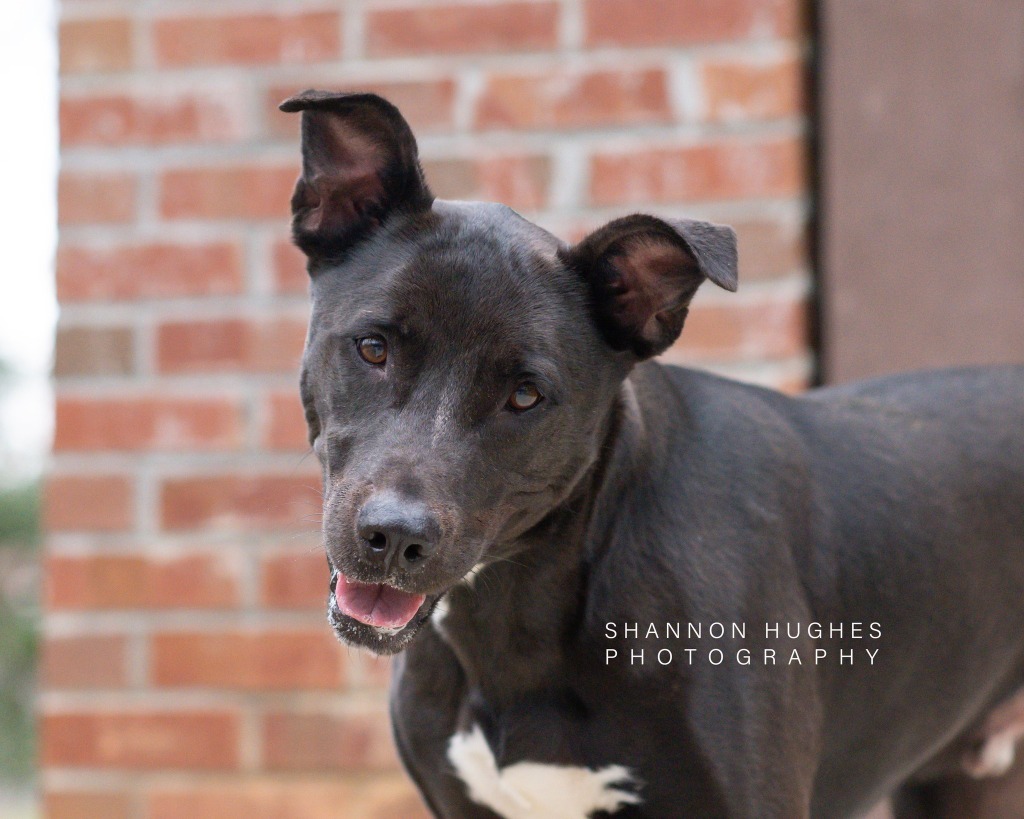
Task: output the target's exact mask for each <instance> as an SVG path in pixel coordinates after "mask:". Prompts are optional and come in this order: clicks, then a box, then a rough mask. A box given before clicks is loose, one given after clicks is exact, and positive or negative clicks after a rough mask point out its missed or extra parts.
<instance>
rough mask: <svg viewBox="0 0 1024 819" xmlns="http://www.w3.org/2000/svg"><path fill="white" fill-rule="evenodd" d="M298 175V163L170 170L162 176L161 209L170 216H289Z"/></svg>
mask: <svg viewBox="0 0 1024 819" xmlns="http://www.w3.org/2000/svg"><path fill="white" fill-rule="evenodd" d="M298 176H299V169H298V164H297V163H296V164H295V165H287V166H284V167H275V166H273V165H267V164H261V165H236V166H232V167H226V168H225V167H211V168H186V169H179V170H171V171H167V172H166V173H164V174H163V176H162V177H161V179H160V212H161V214H162V215H163V216H164V217H165V218H167V219H276V220H285V219H287V218H288V215H289V213H290V211H289V204H288V203H289V202H290V201H291V197H292V190H293V188H294V187H295V180H296V179H298ZM282 224H283V221H282Z"/></svg>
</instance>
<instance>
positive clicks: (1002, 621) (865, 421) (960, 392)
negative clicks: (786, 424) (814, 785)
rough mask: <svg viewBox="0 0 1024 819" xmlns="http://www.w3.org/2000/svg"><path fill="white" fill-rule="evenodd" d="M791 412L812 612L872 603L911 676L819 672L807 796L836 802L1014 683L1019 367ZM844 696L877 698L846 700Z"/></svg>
mask: <svg viewBox="0 0 1024 819" xmlns="http://www.w3.org/2000/svg"><path fill="white" fill-rule="evenodd" d="M796 405H797V406H798V407H799V409H798V417H799V419H800V421H799V423H800V425H801V427H802V429H803V430H804V440H806V441H807V442H808V453H809V458H810V462H811V463H812V464H813V474H814V481H813V485H814V486H815V487H816V493H817V494H818V497H817V498H816V503H815V511H814V521H815V525H814V529H815V541H816V543H815V555H816V559H815V562H814V564H813V565H814V569H813V571H812V572H810V573H809V574H808V575H807V581H808V587H809V588H811V589H815V590H816V591H817V594H816V595H815V596H816V598H817V601H818V605H819V606H822V607H823V608H824V609H825V610H824V611H820V612H819V614H820V615H821V616H822V617H823V618H825V619H837V620H840V621H846V622H849V621H851V620H858V619H864V620H867V621H871V620H878V619H880V618H879V614H878V613H879V612H883V613H884V614H883V616H882V617H881V619H882V621H883V622H882V630H883V637H882V640H881V649H882V652H884V653H886V654H888V655H889V656H888V657H886V658H885V661H886V663H887V664H888V665H889V666H890V668H892V667H899V666H900V665H904V666H905V667H906V668H907V669H908V674H907V676H906V677H903V676H901V675H900V674H894V675H879V674H877V673H876V672H875V670H874V669H873V668H870V667H869V668H864V667H860V668H856V667H848V668H843V669H841V670H840V669H833V670H832V672H831V674H829V673H828V671H827V670H826V674H825V676H824V677H823V679H824V680H825V681H826V691H827V693H826V701H827V702H828V703H829V707H828V708H827V709H826V726H825V731H824V739H825V752H824V754H823V764H822V769H821V770H822V773H821V774H820V776H819V787H818V795H819V798H818V802H819V805H821V806H822V807H823V808H824V807H825V806H829V805H832V809H834V808H835V807H837V806H836V805H834V803H833V802H832V797H831V796H830V794H831V793H834V792H837V791H840V790H846V788H848V785H849V782H850V780H851V778H854V779H855V778H857V777H858V776H863V777H864V779H865V781H867V780H875V781H878V782H880V783H885V784H884V786H883V788H882V789H880V791H879V794H878V795H881V791H883V790H886V789H888V788H889V787H891V786H892V785H894V784H895V783H896V782H898V781H900V780H902V779H904V778H906V777H907V776H908V775H910V774H911V773H913V771H914V770H916V769H918V768H919V767H920V766H921V765H922V764H923V763H925V762H927V761H928V760H929V759H931V758H932V757H934V756H935V755H936V754H937V753H938V752H940V751H941V749H943V748H945V747H946V746H948V745H950V744H951V742H952V741H953V740H955V739H956V738H957V737H959V736H962V735H964V734H965V733H966V732H968V731H969V730H970V729H971V728H972V727H974V726H976V725H977V724H979V723H980V722H981V721H983V719H984V716H985V714H986V713H987V712H988V711H989V710H990V709H991V708H992V707H993V706H994V705H996V704H997V703H998V702H1000V701H1001V700H1003V699H1005V698H1006V697H1008V696H1010V695H1011V694H1012V693H1013V691H1014V690H1016V689H1017V688H1019V687H1020V686H1021V685H1024V662H1022V657H1024V654H1022V637H1021V635H1022V633H1024V605H1022V604H1021V601H1022V600H1024V434H1022V432H1024V367H997V368H976V369H962V370H946V371H931V372H921V373H914V374H910V375H903V376H896V377H889V378H883V379H878V380H873V381H869V382H863V383H859V384H855V385H851V386H846V387H839V388H832V389H823V390H817V391H813V392H811V393H809V394H808V396H807V397H806V398H805V399H802V400H800V401H798V402H796ZM893 655H895V656H893ZM913 668H917V670H918V674H917V681H916V683H915V684H913V685H907V680H908V679H910V678H911V675H910V671H909V670H910V669H913ZM921 669H927V672H926V673H920V672H921ZM850 690H860V691H861V692H866V694H867V699H868V701H871V702H873V703H874V707H873V708H871V709H869V710H868V712H867V714H866V713H865V710H864V708H863V703H861V705H860V706H858V707H856V708H849V707H847V705H846V704H847V703H849V697H848V696H844V692H849V691H850ZM894 725H896V726H899V730H898V731H894V730H893V726H894ZM840 738H841V739H840ZM952 761H953V762H954V763H955V762H957V760H952ZM886 780H888V781H886Z"/></svg>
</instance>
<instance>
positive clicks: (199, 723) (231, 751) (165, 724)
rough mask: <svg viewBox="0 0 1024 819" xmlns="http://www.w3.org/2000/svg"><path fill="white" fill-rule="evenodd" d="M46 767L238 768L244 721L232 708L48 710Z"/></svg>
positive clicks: (43, 743) (44, 748) (44, 719)
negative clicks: (129, 711)
mask: <svg viewBox="0 0 1024 819" xmlns="http://www.w3.org/2000/svg"><path fill="white" fill-rule="evenodd" d="M40 727H41V746H42V761H43V764H44V765H53V766H60V767H86V768H126V769H131V770H156V769H160V768H170V769H178V770H226V769H232V768H237V767H238V738H239V720H238V716H237V714H235V713H234V712H230V711H180V712H171V711H146V712H141V713H126V712H124V711H110V712H99V711H88V712H82V713H61V714H44V715H43V717H42V720H41V725H40Z"/></svg>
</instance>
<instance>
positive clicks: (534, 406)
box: [281, 91, 736, 653]
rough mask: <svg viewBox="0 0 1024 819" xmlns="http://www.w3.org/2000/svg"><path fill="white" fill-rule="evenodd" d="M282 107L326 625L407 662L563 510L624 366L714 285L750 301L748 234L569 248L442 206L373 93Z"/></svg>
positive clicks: (511, 217)
mask: <svg viewBox="0 0 1024 819" xmlns="http://www.w3.org/2000/svg"><path fill="white" fill-rule="evenodd" d="M281 108H282V109H283V110H284V111H301V112H302V176H301V178H300V179H299V181H298V184H297V185H296V189H295V194H294V196H293V198H292V213H293V224H292V227H293V234H294V239H295V242H296V244H297V245H298V246H299V247H300V248H301V249H302V250H303V252H305V254H306V256H307V257H308V260H309V273H310V276H311V279H312V286H311V292H312V299H313V306H312V317H311V320H310V327H309V334H308V337H307V341H306V350H305V354H304V358H303V369H302V400H303V403H304V404H305V409H306V419H307V422H308V424H309V437H310V441H311V443H312V445H313V449H314V451H315V452H316V454H317V457H318V458H319V460H320V463H321V465H322V467H323V482H324V511H323V538H324V545H325V547H326V550H327V557H328V562H329V564H330V569H331V590H332V595H331V598H330V611H329V617H330V619H331V622H332V624H333V625H334V627H335V629H336V630H337V632H338V634H339V635H340V636H341V637H342V638H343V639H345V640H346V641H348V642H350V643H354V644H358V645H361V646H365V647H367V648H369V649H371V650H373V651H376V652H378V653H392V652H395V651H399V650H401V649H402V648H404V647H405V646H406V645H407V644H408V642H409V640H411V639H412V637H413V636H414V635H415V633H416V631H417V630H418V628H419V627H420V626H421V625H422V624H423V622H424V621H425V620H426V619H427V617H428V616H429V615H430V612H431V610H432V608H433V607H434V606H435V605H436V604H437V601H438V600H439V599H440V598H441V597H442V596H443V595H444V594H445V593H446V592H447V591H448V590H449V589H451V588H452V587H453V586H454V585H455V584H456V583H458V582H460V581H461V580H463V579H464V578H466V577H467V576H468V575H469V574H470V573H471V572H473V571H474V567H477V566H478V565H479V564H481V563H486V562H488V561H489V560H492V559H495V558H498V557H502V556H508V555H509V554H510V553H511V551H510V550H512V549H513V548H514V545H513V544H514V541H515V539H516V538H517V537H518V536H519V535H522V534H523V533H524V532H526V531H528V530H529V529H530V528H531V527H533V526H535V525H536V524H537V523H538V522H540V521H541V520H542V519H543V518H544V517H545V516H546V515H548V514H549V513H550V512H551V511H552V510H553V509H554V508H556V507H557V506H558V505H559V504H561V503H563V502H564V501H565V500H566V499H567V498H568V497H569V496H570V494H571V493H572V491H573V489H574V487H576V486H578V485H579V482H580V480H581V478H582V477H583V476H584V475H585V474H586V473H587V471H588V469H590V468H591V467H592V466H593V464H594V463H595V460H596V458H597V455H598V452H599V450H600V446H601V443H602V436H603V434H604V433H605V432H606V431H607V428H608V422H609V418H610V415H611V411H612V407H613V405H614V404H615V401H616V396H617V395H618V392H619V389H620V386H621V383H622V381H623V379H624V378H625V377H626V375H627V374H628V372H629V370H630V368H631V367H632V366H633V365H634V364H635V363H636V362H637V361H640V360H642V359H645V358H648V357H650V356H653V355H656V354H658V353H660V352H661V351H663V350H664V349H665V348H666V347H668V346H669V345H670V344H671V343H672V342H673V341H674V340H675V338H676V337H677V336H678V335H679V332H680V330H681V329H682V326H683V321H684V319H685V317H686V312H687V308H688V305H689V303H690V299H691V298H692V297H693V294H694V293H695V292H696V290H697V288H698V286H699V285H700V284H701V283H702V282H703V281H704V279H705V278H709V279H711V280H712V281H714V282H715V283H717V284H719V285H720V286H722V287H725V288H727V289H729V290H734V289H735V287H736V247H735V238H734V236H733V233H732V231H731V230H730V229H728V228H724V227H720V226H716V225H710V224H706V223H701V222H692V221H674V222H668V221H663V220H661V219H656V218H654V217H651V216H640V215H634V216H628V217H625V218H623V219H617V220H615V221H613V222H610V223H609V224H607V225H605V226H604V227H602V228H600V229H598V230H596V231H595V232H593V233H592V234H590V235H589V236H587V237H586V238H584V239H583V240H582V241H581V242H580V243H579V244H577V245H575V246H569V245H566V244H564V243H562V242H560V241H558V240H557V239H556V238H555V237H553V236H552V235H550V234H549V233H547V232H546V231H544V230H542V229H541V228H539V227H537V226H535V225H533V224H531V223H530V222H527V221H526V220H525V219H523V218H521V217H520V216H518V215H517V214H516V213H514V212H513V211H511V210H510V209H509V208H507V207H504V206H502V205H494V204H484V203H466V202H443V201H439V200H435V199H434V197H433V195H432V194H431V193H430V190H429V188H428V187H427V185H426V182H425V181H424V178H423V174H422V171H421V169H420V166H419V163H418V160H417V147H416V142H415V139H414V138H413V135H412V132H411V131H410V130H409V126H408V125H407V124H406V122H405V120H404V119H403V118H402V116H401V114H399V112H398V110H397V109H396V108H395V107H394V106H392V105H391V104H390V103H388V102H386V101H385V100H383V99H381V98H380V97H377V96H374V95H371V94H351V95H343V94H332V93H325V92H314V91H309V92H306V93H303V94H300V95H298V96H296V97H293V98H292V99H289V100H287V101H286V102H285V103H283V104H282V106H281Z"/></svg>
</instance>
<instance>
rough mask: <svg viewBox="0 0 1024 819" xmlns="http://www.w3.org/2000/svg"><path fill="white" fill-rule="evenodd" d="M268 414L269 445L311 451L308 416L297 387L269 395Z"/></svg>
mask: <svg viewBox="0 0 1024 819" xmlns="http://www.w3.org/2000/svg"><path fill="white" fill-rule="evenodd" d="M267 415H268V416H269V425H268V427H267V436H266V446H267V447H269V448H270V449H287V450H293V451H296V452H308V451H309V439H308V433H307V431H306V416H305V412H304V411H303V409H302V402H301V401H300V400H299V391H298V390H297V389H295V390H289V391H288V392H282V393H273V394H272V395H269V396H267Z"/></svg>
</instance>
